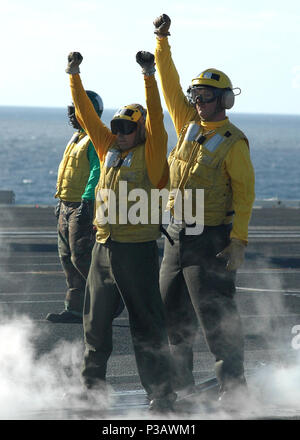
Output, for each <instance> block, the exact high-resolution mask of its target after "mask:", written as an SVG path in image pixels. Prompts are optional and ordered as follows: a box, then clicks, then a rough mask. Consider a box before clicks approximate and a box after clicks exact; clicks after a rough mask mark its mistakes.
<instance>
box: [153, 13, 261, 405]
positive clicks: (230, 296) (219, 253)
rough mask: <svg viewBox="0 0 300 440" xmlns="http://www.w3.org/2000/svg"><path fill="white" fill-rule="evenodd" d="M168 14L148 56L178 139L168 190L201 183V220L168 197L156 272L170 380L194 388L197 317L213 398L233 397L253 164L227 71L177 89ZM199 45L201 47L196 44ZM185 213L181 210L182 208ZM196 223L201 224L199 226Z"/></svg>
mask: <svg viewBox="0 0 300 440" xmlns="http://www.w3.org/2000/svg"><path fill="white" fill-rule="evenodd" d="M170 24H171V20H170V18H169V17H168V16H167V15H166V14H163V15H161V16H159V17H158V18H156V19H155V21H154V26H155V34H156V35H157V45H156V50H155V61H156V65H157V69H158V73H159V76H160V80H161V85H162V91H163V94H164V98H165V102H166V105H167V108H168V111H169V113H170V115H171V118H172V120H173V123H174V126H175V129H176V132H177V136H178V141H177V145H176V146H175V148H174V149H173V151H172V152H171V153H170V156H169V165H170V186H171V192H170V194H171V195H172V194H174V191H175V192H176V191H177V190H180V191H183V190H186V189H190V190H193V191H195V190H196V189H203V190H204V222H203V223H204V225H203V229H202V228H200V233H199V234H197V232H195V234H193V235H191V234H189V233H187V231H188V230H191V229H192V228H193V227H196V226H198V225H197V224H188V222H187V221H184V220H183V219H184V216H182V215H181V216H176V212H177V211H176V210H174V203H175V201H174V199H173V198H172V197H171V198H170V199H169V207H170V210H171V214H172V215H173V217H171V222H170V225H169V227H168V233H169V235H170V237H171V238H172V239H173V242H174V244H173V246H172V245H171V244H170V243H169V242H168V241H166V243H165V251H164V258H163V261H162V265H161V272H160V288H161V294H162V297H163V302H164V304H165V309H166V315H167V329H168V335H169V341H170V346H171V352H172V354H173V359H174V382H173V384H174V388H175V391H179V395H180V393H182V394H187V393H193V392H194V391H195V388H194V386H195V382H194V377H193V349H192V345H193V341H194V338H195V333H196V331H197V328H198V325H199V324H200V326H201V327H202V328H203V331H204V334H205V339H206V341H207V344H208V347H209V349H210V351H211V352H212V354H213V355H214V356H215V360H216V364H215V366H216V374H217V378H218V381H219V384H220V397H219V400H220V403H222V404H223V405H224V406H227V407H229V406H230V405H234V400H235V399H234V397H235V396H236V395H238V394H240V393H244V392H245V391H246V389H247V386H246V380H245V377H244V366H243V363H244V339H243V334H242V326H241V320H240V316H239V313H238V310H237V306H236V303H235V299H234V294H235V278H236V270H237V269H238V268H239V267H240V266H241V264H242V263H243V259H244V252H245V247H246V246H247V242H248V223H249V220H250V216H251V211H252V205H253V202H254V198H255V194H254V171H253V166H252V163H251V159H250V153H249V145H248V140H247V138H246V136H245V135H244V134H243V133H242V132H241V131H240V130H239V129H238V128H237V127H235V126H234V125H233V124H231V123H230V121H229V119H228V117H226V110H227V109H230V108H231V107H232V106H233V104H234V96H235V95H234V91H233V88H232V84H231V81H230V79H229V78H228V76H227V75H225V74H224V73H223V72H222V71H220V70H217V69H207V70H205V71H203V72H202V73H200V74H199V75H198V76H197V77H196V78H194V79H193V80H192V84H191V86H190V88H189V90H188V97H186V96H185V94H184V92H183V91H182V88H181V85H180V80H179V76H178V73H177V70H176V68H175V65H174V63H173V60H172V56H171V50H170V46H169V43H168V35H170V33H169V28H170ZM200 53H201V52H200ZM182 214H184V213H182ZM201 231H202V232H201Z"/></svg>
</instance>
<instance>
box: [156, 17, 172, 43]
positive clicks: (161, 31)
mask: <svg viewBox="0 0 300 440" xmlns="http://www.w3.org/2000/svg"><path fill="white" fill-rule="evenodd" d="M153 24H154V26H155V31H154V33H155V34H156V35H157V36H158V37H167V36H168V35H170V32H169V28H170V26H171V19H170V17H169V16H168V15H167V14H162V15H160V16H159V17H157V18H156V19H155V20H154V22H153Z"/></svg>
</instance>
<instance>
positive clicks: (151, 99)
mask: <svg viewBox="0 0 300 440" xmlns="http://www.w3.org/2000/svg"><path fill="white" fill-rule="evenodd" d="M69 76H70V87H71V93H72V99H73V102H74V105H75V108H76V117H77V119H78V121H79V123H80V125H81V126H82V128H83V129H84V130H85V132H86V133H87V134H88V135H89V137H90V139H91V140H92V142H93V144H94V147H95V150H96V151H97V154H98V156H99V160H100V165H101V166H102V165H103V163H104V160H105V156H106V153H107V151H108V149H109V147H111V146H112V145H113V144H116V139H117V138H116V136H115V135H114V134H112V132H111V130H110V129H109V128H108V127H106V126H105V124H103V122H102V121H101V119H100V118H99V116H98V115H97V113H96V111H95V109H94V107H93V105H92V103H91V101H90V99H89V98H88V96H87V94H86V93H85V90H84V88H83V85H82V82H81V78H80V75H79V74H75V75H69ZM144 81H145V95H146V107H147V117H146V123H145V126H146V142H145V158H146V164H147V172H148V176H149V179H150V181H151V183H152V184H153V185H154V186H155V187H157V188H163V187H164V186H165V185H166V183H167V181H168V177H169V168H168V163H167V141H168V135H167V132H166V130H165V128H164V123H163V111H162V107H161V103H160V97H159V92H158V87H157V83H156V80H155V77H154V75H152V76H145V77H144ZM129 151H130V150H127V151H124V152H123V153H122V155H123V156H124V157H125V156H126V155H127V154H128V153H129Z"/></svg>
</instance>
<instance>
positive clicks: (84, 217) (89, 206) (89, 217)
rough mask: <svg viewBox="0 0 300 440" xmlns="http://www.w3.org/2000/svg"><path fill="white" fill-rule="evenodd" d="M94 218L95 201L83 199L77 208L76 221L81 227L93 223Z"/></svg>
mask: <svg viewBox="0 0 300 440" xmlns="http://www.w3.org/2000/svg"><path fill="white" fill-rule="evenodd" d="M93 216H94V200H86V199H82V200H81V204H80V205H79V207H78V208H77V212H76V216H75V217H76V220H77V222H78V223H79V224H80V225H86V224H89V223H92V221H93Z"/></svg>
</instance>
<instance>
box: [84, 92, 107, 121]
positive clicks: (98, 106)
mask: <svg viewBox="0 0 300 440" xmlns="http://www.w3.org/2000/svg"><path fill="white" fill-rule="evenodd" d="M86 94H87V95H88V97H89V98H90V100H91V101H92V104H93V106H94V109H95V110H96V112H97V114H98V116H99V118H101V116H102V113H103V101H102V99H101V97H100V96H99V95H98V94H97V93H96V92H93V91H92V90H86Z"/></svg>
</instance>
